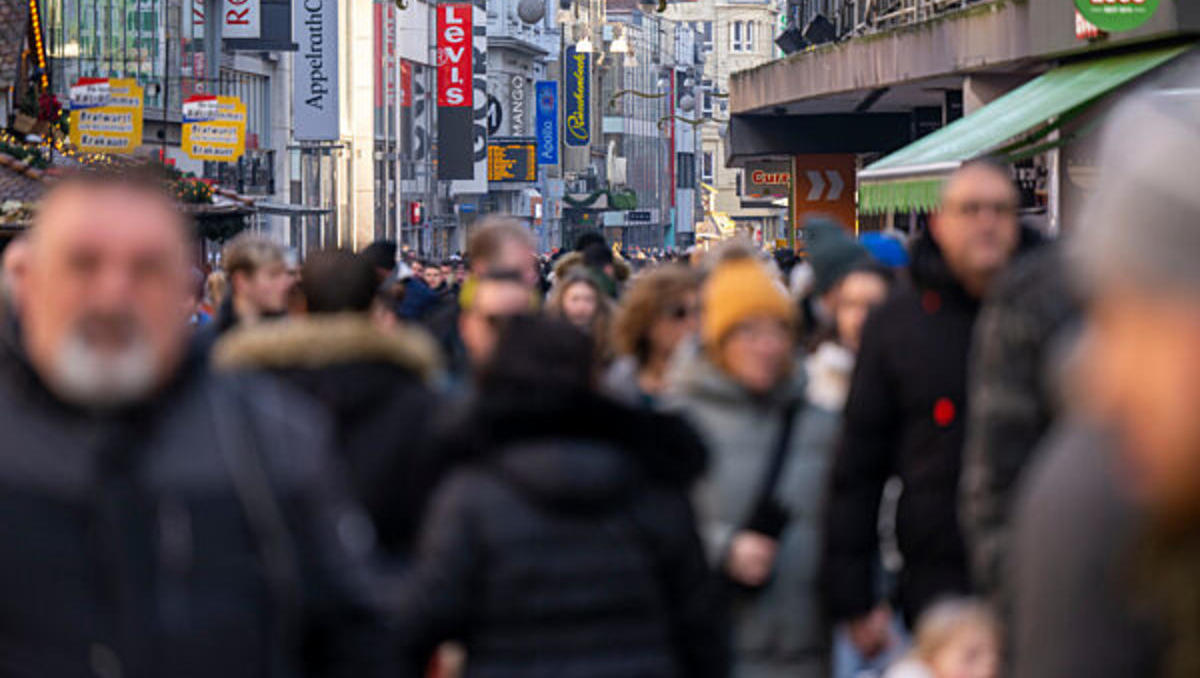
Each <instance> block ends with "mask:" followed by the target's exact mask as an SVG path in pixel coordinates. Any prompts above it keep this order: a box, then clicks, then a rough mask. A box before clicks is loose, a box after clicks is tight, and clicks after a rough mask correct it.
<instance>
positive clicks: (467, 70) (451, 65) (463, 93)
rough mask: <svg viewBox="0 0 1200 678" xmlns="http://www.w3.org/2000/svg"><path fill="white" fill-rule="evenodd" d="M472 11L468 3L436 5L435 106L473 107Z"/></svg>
mask: <svg viewBox="0 0 1200 678" xmlns="http://www.w3.org/2000/svg"><path fill="white" fill-rule="evenodd" d="M471 10H472V7H471V5H469V4H449V5H438V8H437V70H438V95H437V103H438V106H443V107H467V108H470V107H471V106H473V105H474V101H473V100H472V98H473V97H472V96H471V95H472V92H474V85H473V83H472V79H473V77H474V76H473V71H472V60H473V54H472V48H471Z"/></svg>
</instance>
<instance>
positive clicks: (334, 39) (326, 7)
mask: <svg viewBox="0 0 1200 678" xmlns="http://www.w3.org/2000/svg"><path fill="white" fill-rule="evenodd" d="M337 9H338V5H337V0H304V1H303V2H297V3H296V11H295V13H294V14H293V17H292V20H293V22H294V25H293V26H292V35H293V36H295V39H296V41H297V42H298V43H300V51H299V52H297V53H296V64H295V67H294V68H293V70H292V110H293V113H294V119H293V127H292V137H293V138H294V139H296V140H297V141H337V139H338V138H339V134H338V19H337V15H338V13H337Z"/></svg>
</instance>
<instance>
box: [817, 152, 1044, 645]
mask: <svg viewBox="0 0 1200 678" xmlns="http://www.w3.org/2000/svg"><path fill="white" fill-rule="evenodd" d="M1017 206H1018V194H1017V191H1016V188H1015V186H1014V185H1013V182H1012V180H1011V178H1010V177H1009V174H1008V171H1007V169H1006V168H1005V167H1004V166H1002V165H998V164H996V163H994V162H992V161H990V160H976V161H972V162H968V163H966V164H964V165H963V166H962V167H961V168H960V169H958V170H957V171H956V172H955V173H954V174H953V175H952V176H951V177H950V179H948V181H947V183H946V186H945V188H944V190H943V194H942V208H941V211H940V212H939V213H938V214H937V215H936V217H935V218H934V219H933V220H932V222H931V224H930V227H929V229H928V230H927V231H926V232H924V233H922V234H921V235H919V236H918V237H917V239H916V241H915V242H914V243H913V246H912V253H911V257H912V261H911V264H910V271H911V274H912V281H913V284H912V285H911V286H905V287H903V288H901V289H900V290H899V291H898V292H896V293H894V294H893V295H892V296H891V298H890V299H889V300H888V301H887V302H886V303H885V304H884V305H883V306H882V307H880V308H879V309H877V310H876V311H874V312H873V313H872V314H871V316H870V317H869V318H868V320H867V323H866V326H865V328H864V330H863V338H862V348H861V351H860V353H859V357H858V363H857V365H856V368H855V374H854V377H853V381H852V385H851V389H850V396H849V400H848V401H847V407H846V412H845V419H844V428H843V441H842V448H841V450H840V452H839V454H838V456H837V459H836V461H835V463H834V469H833V480H832V491H831V499H830V505H829V509H828V512H827V516H826V520H827V521H828V522H827V531H826V540H827V541H826V545H825V561H824V567H823V572H824V574H823V579H824V581H825V584H826V585H825V587H824V588H825V593H826V596H827V605H828V607H829V611H830V613H831V615H832V616H833V618H834V619H836V620H840V621H848V622H850V635H851V639H852V640H853V641H854V643H855V645H857V646H858V648H859V650H860V651H861V652H863V653H864V654H865V655H867V656H871V655H873V654H875V653H877V652H879V651H881V650H883V649H884V648H885V647H886V645H887V643H888V638H889V632H888V626H889V621H888V619H889V613H888V610H887V606H886V605H884V604H883V602H882V601H880V600H879V599H878V593H877V591H878V587H877V586H876V578H877V572H876V563H877V561H878V559H877V556H876V554H877V553H878V547H879V537H878V532H877V529H876V525H877V521H878V515H879V504H880V497H881V493H882V490H883V486H884V484H885V483H886V482H887V480H888V478H889V477H891V476H898V477H899V478H900V479H901V481H902V482H903V484H904V492H903V495H902V497H901V498H900V501H899V504H898V507H897V518H896V532H897V536H898V546H899V549H900V552H901V554H902V555H903V557H904V568H903V570H902V572H901V575H900V580H899V583H898V584H899V585H898V590H897V596H898V604H899V607H900V611H901V612H902V613H903V615H904V618H905V620H906V621H907V622H908V623H909V625H910V627H911V625H912V623H913V622H914V621H915V620H916V619H917V618H918V617H919V616H920V613H921V612H922V611H923V610H924V609H925V608H926V607H927V606H928V605H929V604H930V603H932V602H934V601H935V600H936V599H938V598H939V597H941V596H944V595H953V594H964V593H967V592H969V591H970V590H971V583H970V582H971V578H970V575H969V572H968V564H967V556H966V550H965V547H964V545H963V538H962V534H961V532H960V530H959V517H958V510H957V500H958V488H959V470H960V468H961V461H962V451H963V439H964V418H965V414H966V412H967V403H966V396H967V383H966V382H967V358H968V353H969V350H970V345H971V337H972V329H973V327H974V324H975V318H976V315H977V314H978V311H979V307H980V299H981V298H982V297H983V296H984V295H985V293H986V292H987V291H988V289H989V287H990V286H991V285H992V284H993V282H994V281H995V280H996V278H997V276H998V275H999V274H1000V273H1001V272H1002V271H1003V270H1004V269H1005V267H1006V266H1007V265H1008V263H1009V261H1010V260H1011V259H1012V257H1013V256H1014V254H1015V253H1016V252H1017V251H1018V249H1020V248H1022V247H1024V246H1028V245H1031V244H1033V243H1034V242H1036V240H1037V236H1036V234H1034V233H1033V232H1032V231H1024V230H1022V229H1021V227H1020V226H1019V225H1018V222H1017Z"/></svg>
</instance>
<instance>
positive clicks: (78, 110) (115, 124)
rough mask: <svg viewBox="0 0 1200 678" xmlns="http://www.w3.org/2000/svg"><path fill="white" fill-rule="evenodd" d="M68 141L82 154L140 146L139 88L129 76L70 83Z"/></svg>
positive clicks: (140, 100)
mask: <svg viewBox="0 0 1200 678" xmlns="http://www.w3.org/2000/svg"><path fill="white" fill-rule="evenodd" d="M69 96H70V100H69V107H70V109H71V143H72V144H73V145H74V146H75V147H76V148H78V149H79V150H81V151H83V152H85V153H132V152H133V151H134V149H136V148H137V147H138V146H141V145H142V107H143V103H144V99H143V97H142V88H141V87H140V86H139V85H138V84H137V81H136V80H134V79H132V78H120V79H111V80H110V79H108V78H80V79H79V81H78V82H76V83H75V84H74V85H72V86H71V90H70V95H69Z"/></svg>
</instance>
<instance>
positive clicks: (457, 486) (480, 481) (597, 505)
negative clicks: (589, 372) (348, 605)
mask: <svg viewBox="0 0 1200 678" xmlns="http://www.w3.org/2000/svg"><path fill="white" fill-rule="evenodd" d="M482 395H483V397H482V398H481V399H480V400H479V401H478V404H477V405H476V406H475V407H474V408H472V409H471V420H470V421H471V424H470V426H469V427H468V428H466V429H461V430H460V433H461V435H459V436H457V438H456V439H454V440H448V441H446V443H445V446H444V447H443V448H442V449H443V451H444V453H445V454H446V455H448V456H451V457H453V458H456V459H458V460H460V461H461V463H460V465H459V466H458V468H457V469H456V470H455V471H454V472H452V473H451V475H450V476H449V477H448V478H447V480H446V481H445V482H444V483H443V484H442V485H441V486H440V488H439V490H438V491H437V493H436V495H435V498H434V500H433V502H432V506H431V509H430V513H429V515H428V519H427V522H426V523H425V525H424V529H423V539H422V546H421V551H420V557H419V561H418V565H417V569H416V571H415V573H414V574H413V576H412V577H411V579H410V580H409V581H408V582H406V585H405V586H404V587H403V588H404V590H403V595H402V603H401V609H402V610H403V624H402V628H401V637H404V638H407V639H408V640H409V641H410V643H411V647H410V654H409V656H410V658H411V660H412V663H411V665H410V668H411V669H412V671H413V672H414V673H415V672H416V671H417V670H419V667H420V666H421V664H422V663H423V661H422V660H423V659H424V658H425V657H427V656H428V651H429V649H430V648H431V647H432V646H433V645H434V644H436V643H437V642H440V641H442V640H446V639H459V640H461V641H462V642H464V643H465V645H466V648H467V656H468V660H467V675H468V676H473V677H476V678H483V677H486V678H518V677H519V678H551V677H553V678H574V677H589V678H592V677H594V678H604V677H612V678H618V677H620V678H627V677H633V676H638V677H642V678H658V677H662V678H668V677H674V676H689V677H700V678H703V677H706V676H723V675H726V673H727V671H728V666H729V655H728V639H727V638H726V635H725V628H724V626H723V622H724V617H723V615H722V614H721V610H720V606H719V603H718V598H717V596H716V595H715V585H714V581H713V579H712V577H711V576H710V574H709V571H708V568H707V565H706V562H705V559H704V554H703V552H702V549H701V546H700V541H699V537H698V535H697V534H696V531H695V527H694V523H693V516H692V511H691V507H690V505H689V502H688V500H687V488H688V485H689V484H690V483H691V482H692V481H693V480H694V479H695V478H696V477H698V476H699V474H700V473H701V472H702V470H703V468H704V452H703V448H702V447H701V444H700V442H699V440H698V439H697V437H696V435H695V434H694V433H693V432H692V431H691V429H690V428H688V427H687V425H686V424H684V423H683V422H682V421H681V420H678V419H674V418H668V417H665V416H662V415H657V414H653V413H647V412H636V411H634V410H631V409H627V408H625V407H623V406H619V405H617V404H615V403H610V402H607V401H604V400H601V399H599V398H598V397H596V396H582V395H577V396H564V395H560V394H549V393H545V392H539V393H528V392H526V393H522V394H497V393H485V394H482Z"/></svg>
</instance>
